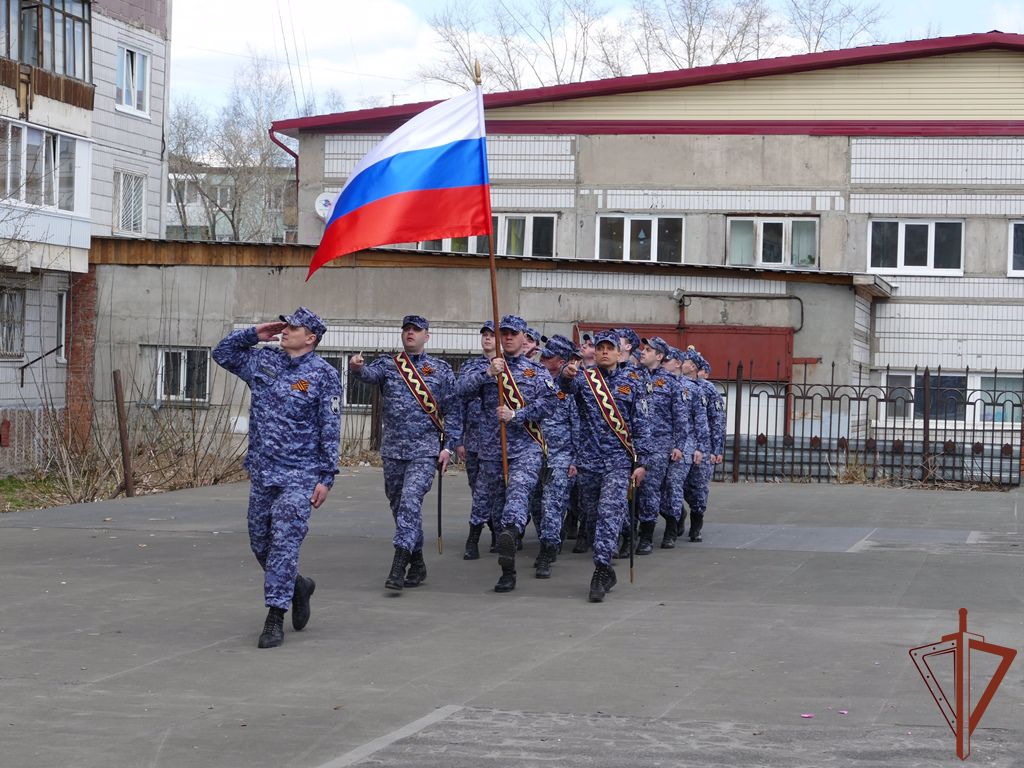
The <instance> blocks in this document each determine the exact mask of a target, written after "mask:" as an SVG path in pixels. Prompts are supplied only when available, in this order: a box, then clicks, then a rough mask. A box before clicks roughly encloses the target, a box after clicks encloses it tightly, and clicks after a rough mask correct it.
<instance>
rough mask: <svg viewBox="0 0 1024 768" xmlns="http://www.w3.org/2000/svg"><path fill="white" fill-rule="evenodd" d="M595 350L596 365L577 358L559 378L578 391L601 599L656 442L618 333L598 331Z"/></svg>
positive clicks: (582, 463)
mask: <svg viewBox="0 0 1024 768" xmlns="http://www.w3.org/2000/svg"><path fill="white" fill-rule="evenodd" d="M594 349H595V359H596V362H597V365H596V366H594V367H593V368H583V369H581V368H580V365H579V364H578V363H577V362H576V361H575V360H573V361H571V362H569V363H568V364H567V365H566V366H565V367H564V368H563V369H562V375H561V376H560V377H559V379H558V383H559V386H560V388H561V389H562V390H563V391H565V392H566V393H568V394H571V395H573V396H574V398H575V400H576V407H577V409H578V410H579V416H580V446H579V448H578V451H577V467H578V474H577V478H578V479H577V482H578V483H579V486H580V494H581V505H582V506H583V508H584V510H593V511H594V512H595V513H596V526H595V532H594V555H593V558H594V574H593V576H592V577H591V579H590V593H589V599H590V600H591V602H598V603H599V602H601V601H602V600H604V597H605V594H606V593H607V592H608V591H609V590H611V589H612V587H614V586H615V583H616V580H617V579H616V576H615V569H614V568H613V567H612V555H613V554H614V553H615V546H616V543H617V540H618V536H619V532H620V531H621V530H622V524H623V518H624V516H625V514H626V510H627V504H628V494H629V488H630V484H634V485H635V484H640V483H642V482H643V480H644V475H645V472H646V470H645V469H644V465H645V464H646V463H647V462H648V461H649V460H650V455H651V446H650V432H649V426H648V423H647V414H646V412H645V411H646V401H645V399H644V392H643V391H642V389H641V386H640V385H638V383H637V381H636V379H634V378H632V377H631V376H630V375H629V371H628V370H626V369H620V368H619V367H618V350H619V334H618V332H617V331H614V330H608V331H601V332H599V333H597V334H596V335H595V336H594Z"/></svg>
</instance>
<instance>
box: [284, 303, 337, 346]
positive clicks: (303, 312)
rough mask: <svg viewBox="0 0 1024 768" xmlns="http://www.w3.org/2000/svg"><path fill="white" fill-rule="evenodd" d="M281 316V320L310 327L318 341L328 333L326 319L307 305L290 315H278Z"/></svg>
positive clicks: (289, 323)
mask: <svg viewBox="0 0 1024 768" xmlns="http://www.w3.org/2000/svg"><path fill="white" fill-rule="evenodd" d="M278 317H280V318H281V322H283V323H288V325H294V326H302V327H303V328H308V329H309V332H310V333H312V334H314V335H315V336H316V338H317V341H319V340H320V339H322V338H323V337H324V334H325V333H327V326H326V325H324V321H323V320H321V319H320V316H319V315H318V314H316V312H313V311H311V310H308V309H306V308H305V307H299V308H298V309H296V310H295V311H294V312H292V313H291V314H290V315H278Z"/></svg>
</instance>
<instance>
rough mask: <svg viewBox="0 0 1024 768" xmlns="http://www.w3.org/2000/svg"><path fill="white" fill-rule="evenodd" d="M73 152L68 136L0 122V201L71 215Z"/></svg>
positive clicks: (19, 124)
mask: <svg viewBox="0 0 1024 768" xmlns="http://www.w3.org/2000/svg"><path fill="white" fill-rule="evenodd" d="M76 151H77V141H76V140H75V139H74V138H72V137H70V136H64V135H62V134H59V133H54V132H52V131H44V130H42V129H40V128H36V127H33V126H30V125H23V124H21V123H16V122H13V121H10V120H0V197H3V198H4V199H5V200H10V201H14V202H21V203H28V204H30V205H37V206H40V207H43V208H58V209H60V210H64V211H73V210H74V209H75V154H76Z"/></svg>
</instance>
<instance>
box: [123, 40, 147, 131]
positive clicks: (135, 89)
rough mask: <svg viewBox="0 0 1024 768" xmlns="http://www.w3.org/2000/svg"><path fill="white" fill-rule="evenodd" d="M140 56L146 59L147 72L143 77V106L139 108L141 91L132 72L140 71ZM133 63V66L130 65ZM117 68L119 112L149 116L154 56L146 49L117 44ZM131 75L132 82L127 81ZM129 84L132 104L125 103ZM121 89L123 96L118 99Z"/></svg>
mask: <svg viewBox="0 0 1024 768" xmlns="http://www.w3.org/2000/svg"><path fill="white" fill-rule="evenodd" d="M139 57H142V58H143V59H145V62H146V72H145V74H144V75H143V77H142V81H143V82H142V102H143V107H142V109H139V107H138V106H137V104H138V100H137V96H138V93H139V83H138V77H137V75H135V76H132V73H137V72H138V61H139ZM129 64H131V67H129ZM116 66H117V69H116V70H115V75H114V77H115V79H117V80H118V82H115V83H114V109H116V110H117V111H118V112H125V113H127V114H130V115H135V116H136V117H145V118H149V90H150V89H149V85H150V80H151V73H152V71H153V56H152V55H151V54H150V53H149V51H144V50H141V49H139V48H135V47H133V46H129V45H124V44H119V45H118V46H117V62H116ZM121 76H123V77H124V78H125V80H126V81H125V82H121V81H120V77H121ZM130 76H131V82H127V80H128V78H129V77H130ZM129 86H131V96H132V102H131V104H125V103H124V99H125V97H126V96H127V94H128V92H129ZM118 90H120V91H121V98H120V99H118V96H117V92H118Z"/></svg>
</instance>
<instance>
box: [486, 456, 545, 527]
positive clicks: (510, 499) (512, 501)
mask: <svg viewBox="0 0 1024 768" xmlns="http://www.w3.org/2000/svg"><path fill="white" fill-rule="evenodd" d="M540 465H541V455H540V452H537V453H536V454H533V453H528V454H525V455H523V456H519V457H517V458H514V459H509V460H508V487H507V488H506V487H505V479H504V477H503V469H502V466H501V462H500V461H486V460H483V459H481V460H480V474H479V475H478V476H477V492H476V493H475V494H474V498H473V516H472V518H471V522H479V523H483V522H486V521H487V520H491V522H492V523H493V524H494V529H495V530H496V531H500V530H503V529H505V528H515V529H516V530H518V531H519V533H522V532H523V531H524V530H525V529H526V522H527V519H528V517H529V514H530V495H531V493H533V490H534V489H535V488H536V487H537V480H538V478H539V476H540ZM477 497H479V505H478V502H477Z"/></svg>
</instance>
